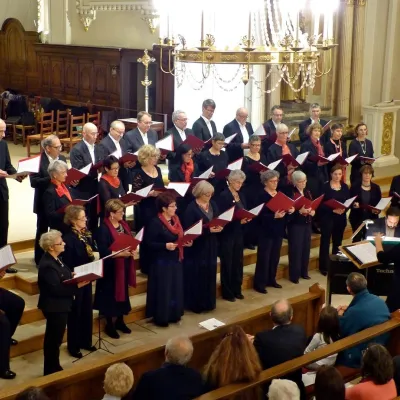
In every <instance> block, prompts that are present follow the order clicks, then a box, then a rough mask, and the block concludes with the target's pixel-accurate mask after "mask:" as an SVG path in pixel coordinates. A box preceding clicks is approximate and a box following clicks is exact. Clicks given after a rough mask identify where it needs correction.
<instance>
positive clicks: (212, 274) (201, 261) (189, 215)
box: [182, 181, 222, 313]
mask: <svg viewBox="0 0 400 400" xmlns="http://www.w3.org/2000/svg"><path fill="white" fill-rule="evenodd" d="M192 193H193V196H194V198H195V199H194V200H193V201H192V202H191V203H190V204H189V205H188V207H187V208H186V211H185V213H184V215H183V220H182V223H183V228H184V229H188V228H190V227H191V226H192V225H193V224H195V223H196V222H198V221H199V220H200V219H202V220H203V224H204V225H206V224H208V223H209V222H210V221H211V220H212V219H213V218H215V217H217V216H218V209H217V206H216V204H215V203H214V202H213V201H212V200H211V197H212V195H213V194H214V187H213V186H212V185H211V184H210V183H208V182H207V181H200V182H199V183H197V185H196V186H195V187H194V188H193V192H192ZM221 231H222V227H219V226H217V227H212V228H206V227H204V228H203V233H202V235H201V236H199V237H198V238H196V239H195V240H194V241H193V245H192V246H191V247H187V248H186V249H185V258H184V261H183V277H184V289H185V307H186V308H187V309H188V310H191V311H193V312H195V313H201V312H203V311H211V310H214V308H215V303H216V291H217V287H216V280H217V256H218V238H217V235H216V233H218V232H221Z"/></svg>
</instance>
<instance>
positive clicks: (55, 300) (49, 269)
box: [38, 253, 78, 313]
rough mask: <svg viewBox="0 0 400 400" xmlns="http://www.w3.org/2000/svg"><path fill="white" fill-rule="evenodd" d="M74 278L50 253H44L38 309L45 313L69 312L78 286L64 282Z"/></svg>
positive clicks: (40, 271)
mask: <svg viewBox="0 0 400 400" xmlns="http://www.w3.org/2000/svg"><path fill="white" fill-rule="evenodd" d="M71 278H72V273H71V271H70V269H69V268H68V267H67V266H66V265H64V266H62V265H61V264H60V263H59V262H58V261H57V260H56V259H55V258H54V257H53V256H51V255H50V254H49V253H44V254H43V257H42V259H41V260H40V263H39V272H38V285H39V292H40V294H39V303H38V308H40V309H41V310H42V311H44V312H60V313H61V312H69V311H71V306H72V300H73V297H74V295H75V294H76V293H77V290H78V288H77V286H76V285H66V284H64V283H63V281H65V280H67V279H71Z"/></svg>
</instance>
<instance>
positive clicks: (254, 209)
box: [249, 203, 265, 215]
mask: <svg viewBox="0 0 400 400" xmlns="http://www.w3.org/2000/svg"><path fill="white" fill-rule="evenodd" d="M264 206H265V204H264V203H262V204H260V205H259V206H257V207H254V208H252V209H251V210H249V212H251V213H252V214H254V215H258V214H260V212H261V210H262V209H263V207H264Z"/></svg>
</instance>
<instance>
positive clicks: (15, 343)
mask: <svg viewBox="0 0 400 400" xmlns="http://www.w3.org/2000/svg"><path fill="white" fill-rule="evenodd" d="M17 344H18V340H15V339H13V338H11V346H16V345H17Z"/></svg>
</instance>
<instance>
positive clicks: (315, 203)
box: [294, 194, 325, 211]
mask: <svg viewBox="0 0 400 400" xmlns="http://www.w3.org/2000/svg"><path fill="white" fill-rule="evenodd" d="M324 196H325V195H324V194H323V195H321V196H319V197H317V198H316V199H315V200H310V199H307V198H306V197H304V196H301V197H299V198H298V199H296V200H295V202H294V208H295V209H296V210H300V209H301V208H302V207H303V206H304V208H307V209H309V208H311V209H312V210H314V211H315V210H316V209H317V208H318V207H319V205H320V204H321V201H322V200H323V198H324Z"/></svg>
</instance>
